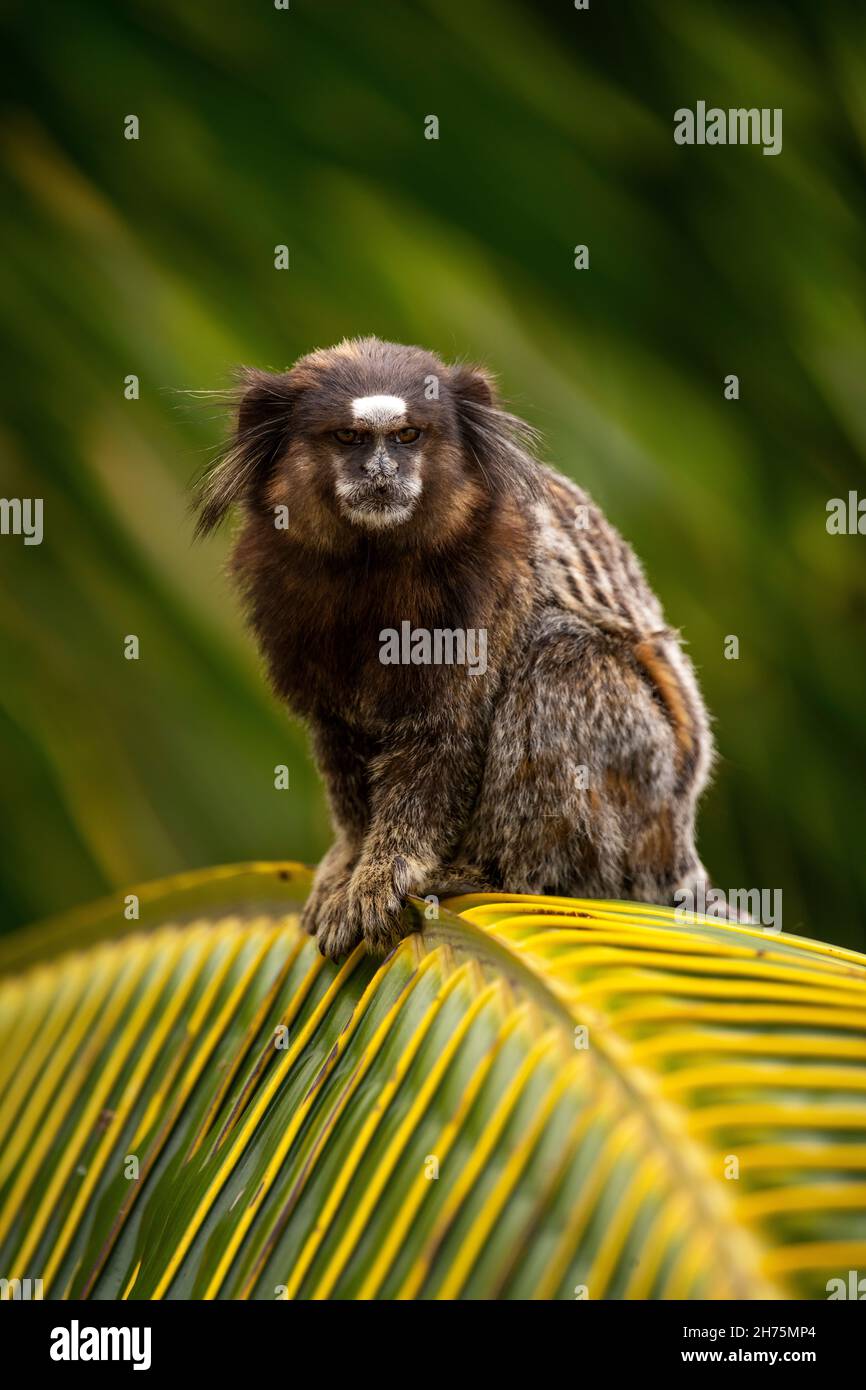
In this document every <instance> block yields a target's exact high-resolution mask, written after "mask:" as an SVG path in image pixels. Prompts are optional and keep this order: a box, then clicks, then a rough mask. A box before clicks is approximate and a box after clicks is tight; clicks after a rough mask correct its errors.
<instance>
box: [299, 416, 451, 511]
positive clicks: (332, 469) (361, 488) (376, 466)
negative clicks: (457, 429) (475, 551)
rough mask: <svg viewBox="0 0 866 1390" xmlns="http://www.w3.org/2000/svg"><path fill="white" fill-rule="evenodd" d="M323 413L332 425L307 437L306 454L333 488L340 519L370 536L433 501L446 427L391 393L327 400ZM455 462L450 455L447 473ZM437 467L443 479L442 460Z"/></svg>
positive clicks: (323, 423) (322, 426)
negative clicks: (427, 492) (429, 485)
mask: <svg viewBox="0 0 866 1390" xmlns="http://www.w3.org/2000/svg"><path fill="white" fill-rule="evenodd" d="M321 406H324V407H325V409H324V415H325V417H326V418H325V419H324V420H322V419H320V421H319V428H317V429H315V430H314V431H313V432H312V433H311V434H310V435H308V436H307V437H306V448H307V451H308V454H309V456H310V457H311V458H312V459H314V460H315V467H316V469H317V471H318V472H319V475H320V482H321V481H325V482H326V487H328V488H330V487H332V488H333V495H334V498H335V500H336V504H337V508H338V510H339V512H340V515H341V516H343V517H344V518H345V519H346V521H348V522H349V523H350V524H351V525H352V526H359V527H361V528H362V529H364V530H369V531H382V530H386V529H389V528H391V527H395V526H403V525H405V524H406V523H407V522H408V521H409V520H410V519H411V517H412V515H413V513H414V512H415V509H416V508H417V507H418V506H420V505H423V503H424V501H426V500H427V499H424V498H423V494H424V488H425V482H427V481H428V479H427V474H428V472H432V471H433V470H434V469H436V467H437V456H438V455H440V454H441V453H442V443H443V440H442V434H443V428H442V426H443V421H442V420H441V419H440V420H439V421H437V420H436V419H435V415H434V412H432V411H431V410H429V409H426V410H425V409H421V408H419V407H418V406H417V405H416V406H413V404H412V403H411V401H409V400H407V399H406V398H405V397H403V396H395V395H391V394H388V393H384V392H383V393H376V394H373V395H363V396H353V397H352V399H351V400H340V399H339V397H338V398H337V399H336V400H333V401H331V402H328V401H327V399H326V401H324V402H321V403H320V410H321ZM440 414H441V412H440ZM452 462H453V460H452V459H451V457H450V453H449V454H447V455H446V459H445V463H446V466H448V465H450V463H452ZM438 465H439V471H440V473H441V471H442V467H443V460H442V458H438ZM448 471H449V472H450V471H451V469H450V467H448ZM322 473H324V478H323V477H322Z"/></svg>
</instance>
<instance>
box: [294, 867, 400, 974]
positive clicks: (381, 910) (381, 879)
mask: <svg viewBox="0 0 866 1390" xmlns="http://www.w3.org/2000/svg"><path fill="white" fill-rule="evenodd" d="M406 878H407V874H406V864H405V861H404V860H402V859H396V860H395V861H394V862H393V864H359V865H358V867H357V868H356V870H355V872H354V873H353V874H352V877H351V879H350V880H349V883H348V886H347V888H346V889H345V890H344V891H341V892H336V893H333V894H331V896H330V897H329V898H328V899H327V901H326V902H325V903H324V904H323V906H322V908H321V909H320V912H319V928H318V932H317V934H316V941H317V944H318V947H319V950H320V951H321V952H322V954H323V955H326V956H331V957H332V958H336V957H337V956H342V955H345V953H346V952H347V951H350V950H351V949H352V948H353V947H354V946H356V945H357V943H358V942H359V941H361V940H363V941H366V943H367V949H368V950H369V951H370V952H371V954H373V955H384V954H385V953H386V952H387V951H390V950H391V948H392V947H394V946H396V944H397V942H398V941H399V940H400V938H401V937H402V936H403V934H404V929H403V924H402V921H401V914H402V910H403V904H402V901H401V898H402V896H403V894H404V893H406V892H408V884H407V882H406Z"/></svg>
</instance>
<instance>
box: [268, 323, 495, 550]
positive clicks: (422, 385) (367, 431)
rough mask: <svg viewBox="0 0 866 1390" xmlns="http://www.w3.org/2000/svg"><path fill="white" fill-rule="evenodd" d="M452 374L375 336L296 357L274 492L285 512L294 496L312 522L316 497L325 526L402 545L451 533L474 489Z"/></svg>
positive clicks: (271, 492)
mask: <svg viewBox="0 0 866 1390" xmlns="http://www.w3.org/2000/svg"><path fill="white" fill-rule="evenodd" d="M451 377H452V373H451V371H450V369H449V368H448V367H446V366H445V364H444V363H442V362H440V361H439V360H438V359H437V358H435V357H433V356H432V354H430V353H427V352H424V351H422V350H421V349H418V348H407V347H402V346H400V345H398V344H390V343H380V342H379V341H378V340H375V339H373V340H362V342H361V343H347V344H342V345H340V346H339V347H336V348H330V349H328V350H327V351H325V352H317V353H312V354H311V355H310V356H309V357H306V358H302V359H301V361H300V362H299V363H298V364H297V365H296V366H295V367H294V368H293V370H292V371H291V372H290V373H289V380H290V381H291V384H292V390H293V402H292V413H291V428H290V431H289V434H288V443H287V448H286V450H285V453H284V455H283V456H282V458H281V459H278V460H277V464H276V469H275V472H274V478H273V481H272V485H271V488H270V489H269V495H270V497H271V498H274V497H275V496H276V495H277V493H279V494H280V496H281V497H285V499H286V501H287V503H288V506H289V509H290V511H291V506H292V502H291V499H290V496H289V495H290V494H292V495H293V497H294V501H295V505H296V509H297V507H298V506H299V505H300V506H302V507H303V510H304V513H305V516H306V519H307V524H308V525H309V526H314V525H316V523H315V522H313V521H312V518H311V512H312V505H311V504H312V503H315V504H316V505H317V506H318V509H319V522H320V524H321V531H323V532H327V528H328V525H329V524H330V525H333V524H334V523H336V524H337V525H338V526H341V527H343V528H346V527H349V528H351V530H352V531H354V532H355V533H358V532H366V533H368V534H371V533H372V534H375V535H381V536H382V538H383V539H384V535H383V533H388V535H389V536H390V537H392V538H393V539H394V540H395V541H396V540H400V541H403V540H405V541H407V542H408V541H410V540H412V539H417V538H418V536H419V532H421V531H424V532H428V531H429V530H430V528H431V527H435V526H439V527H446V528H448V529H450V524H451V523H450V513H451V512H453V510H454V509H455V508H457V509H459V508H460V507H461V505H463V506H466V505H468V504H469V503H470V502H471V500H472V498H473V497H474V496H475V495H477V493H478V491H479V489H480V481H479V477H478V469H477V467H476V466H475V465H474V464H472V463H471V462H470V460H469V459H468V458H467V454H466V450H465V448H464V447H463V441H462V438H461V433H460V425H459V419H458V415H457V409H456V405H455V400H454V396H453V391H452V388H451ZM305 503H306V504H310V505H304V504H305Z"/></svg>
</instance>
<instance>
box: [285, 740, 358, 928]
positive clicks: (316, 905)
mask: <svg viewBox="0 0 866 1390" xmlns="http://www.w3.org/2000/svg"><path fill="white" fill-rule="evenodd" d="M311 732H312V737H313V751H314V754H315V758H316V763H317V765H318V768H319V771H320V772H321V774H322V777H323V779H324V782H325V789H326V791H327V794H328V802H329V805H330V809H331V819H332V822H333V824H334V828H335V830H336V840H335V842H334V844H333V845H331V847H330V849H329V850H328V851H327V852H326V854H325V855H324V856H323V858H322V861H321V863H320V864H319V867H318V869H317V870H316V875H315V878H314V879H313V887H312V889H311V891H310V896H309V898H308V899H307V901H306V904H305V905H304V911H303V914H302V917H301V925H302V926H303V927H304V929H305V930H306V931H308V932H310V933H311V934H312V935H315V934H316V932H317V931H318V929H319V926H320V924H321V920H322V915H323V913H325V912H326V910H327V905H328V903H329V902H330V900H331V898H332V897H333V895H334V894H339V893H340V892H341V890H343V889H345V887H346V884H347V883H348V882H349V879H350V878H351V876H352V870H353V869H354V867H355V864H356V863H357V861H358V857H359V855H360V853H361V847H362V845H363V842H364V835H365V833H366V830H367V825H368V821H369V807H368V804H367V793H368V787H367V761H368V758H369V753H370V749H369V748H368V746H367V744H366V742H365V741H364V740H363V738H362V737H361V736H360V735H359V734H358V733H357V732H356V731H355V730H353V729H351V728H350V727H349V726H348V725H347V724H345V723H343V721H341V720H339V721H338V720H324V719H323V720H318V721H316V722H315V723H314V724H313V727H312V731H311Z"/></svg>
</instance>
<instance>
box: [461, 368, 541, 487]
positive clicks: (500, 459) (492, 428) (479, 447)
mask: <svg viewBox="0 0 866 1390" xmlns="http://www.w3.org/2000/svg"><path fill="white" fill-rule="evenodd" d="M450 385H451V390H452V392H453V394H454V404H455V408H456V411H457V420H458V423H459V426H460V434H461V437H462V439H463V447H464V449H465V450H466V452H467V454H468V456H469V458H470V460H472V462H474V464H475V465H476V467H477V468H478V471H479V473H480V474H481V478H482V481H483V482H484V483H485V484H486V485H487V487H488V489H489V490H490V492H492V493H498V494H500V495H508V496H510V497H516V498H517V499H518V500H519V501H522V502H532V501H535V500H536V499H537V498H538V497H539V496H540V494H541V476H540V472H539V466H538V463H537V461H536V459H535V458H534V457H533V451H534V449H535V448H536V446H537V444H538V435H537V433H536V431H535V430H534V429H533V428H532V426H531V425H528V424H527V423H526V421H525V420H521V419H520V418H519V417H518V416H517V415H512V414H510V412H509V411H507V410H505V409H504V407H503V406H502V404H501V403H500V400H499V395H498V392H497V390H496V385H495V383H494V380H493V377H492V376H491V375H490V373H489V372H487V371H485V369H484V368H483V367H469V366H459V367H452V369H451V380H450Z"/></svg>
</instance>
